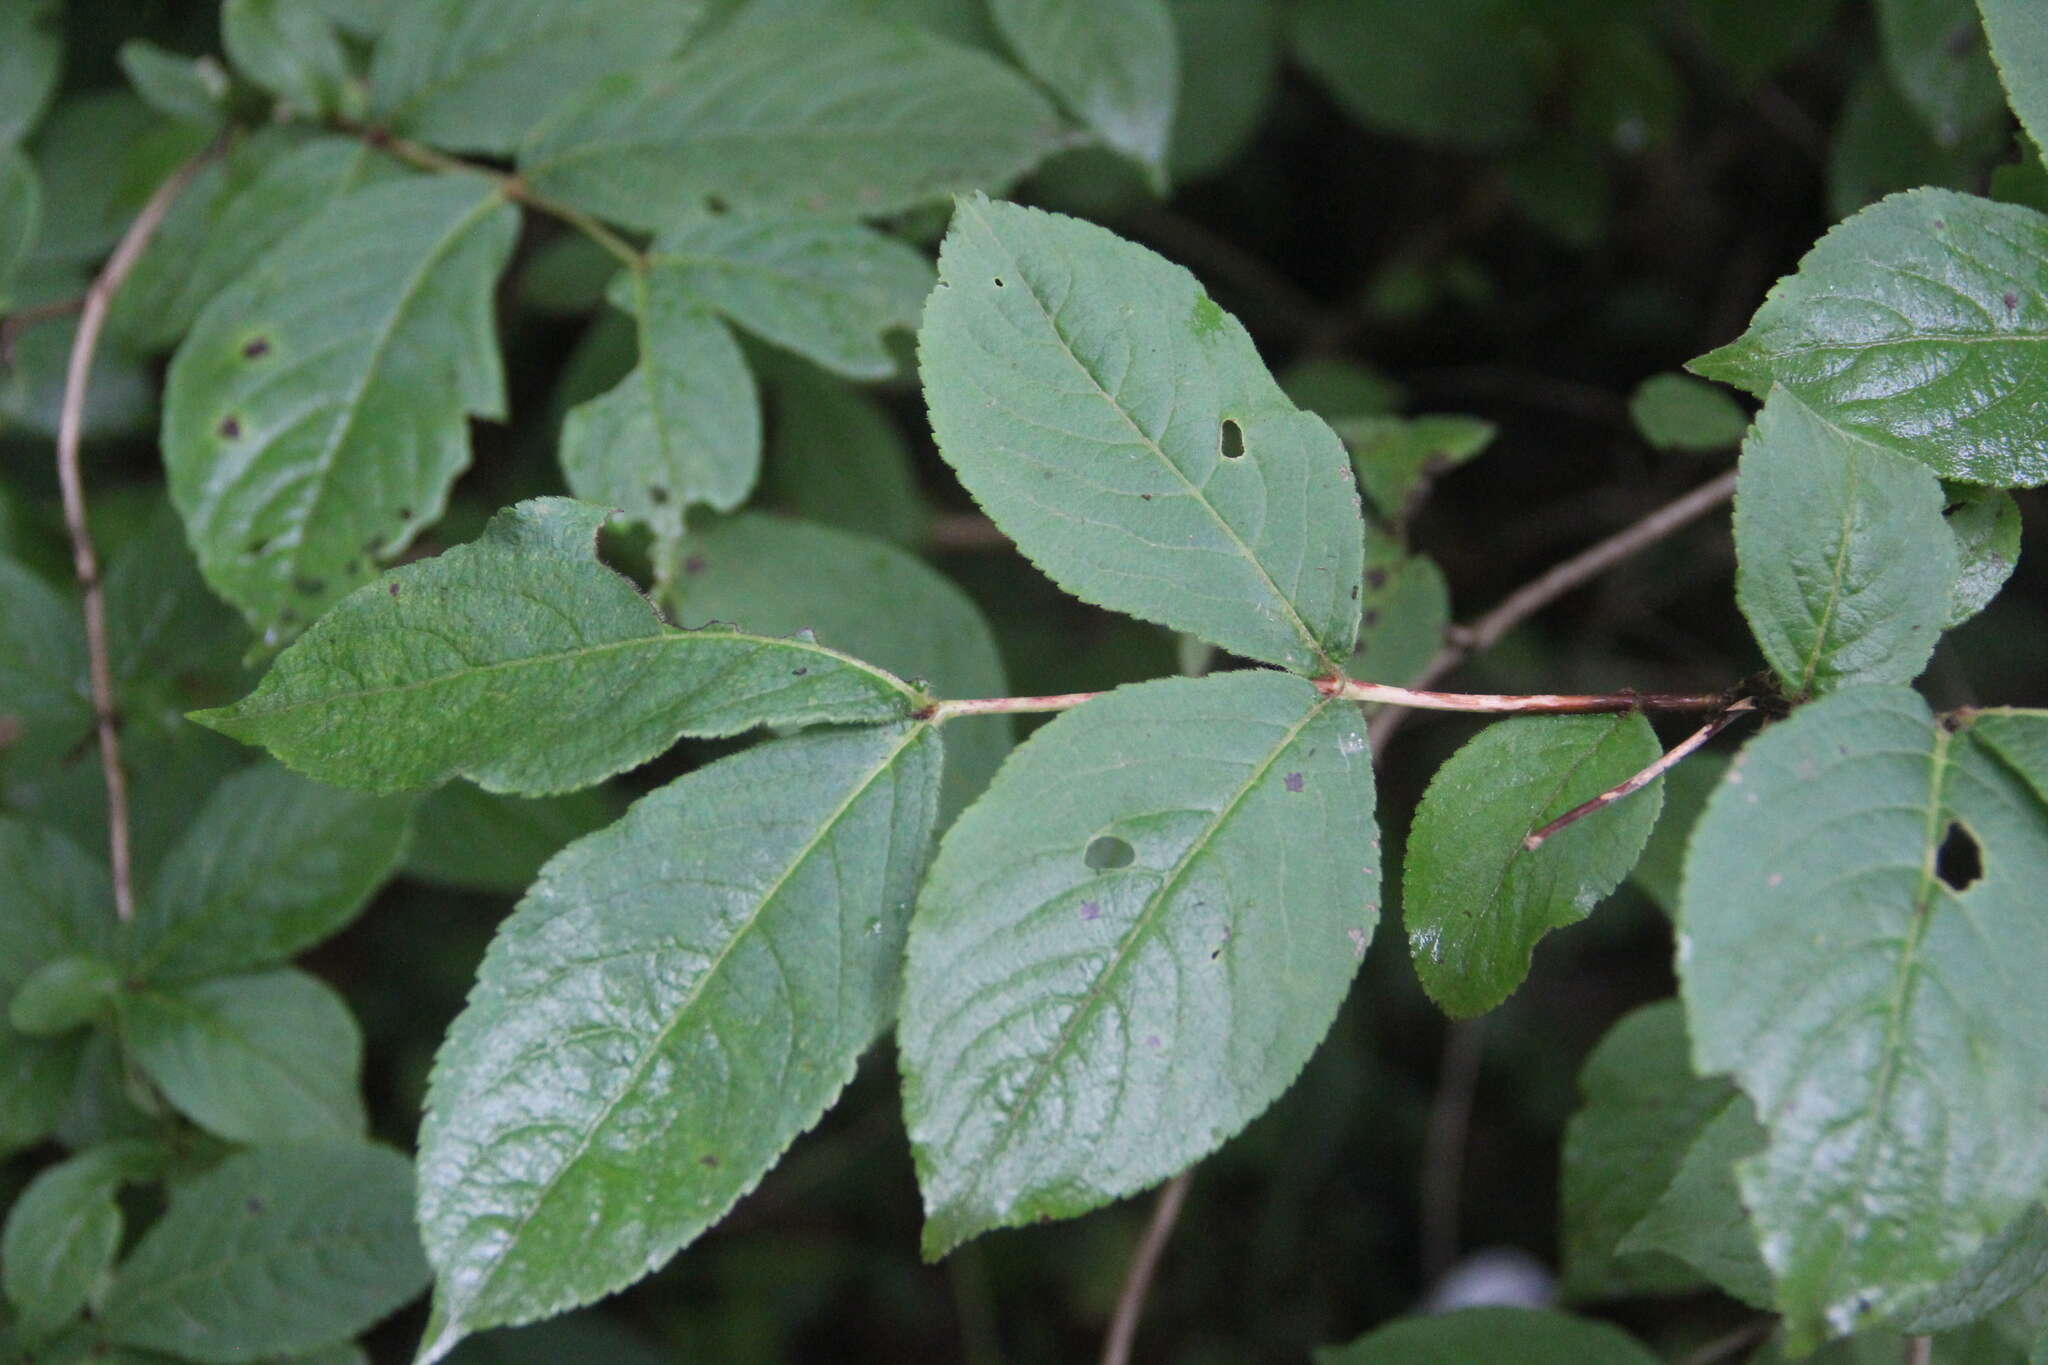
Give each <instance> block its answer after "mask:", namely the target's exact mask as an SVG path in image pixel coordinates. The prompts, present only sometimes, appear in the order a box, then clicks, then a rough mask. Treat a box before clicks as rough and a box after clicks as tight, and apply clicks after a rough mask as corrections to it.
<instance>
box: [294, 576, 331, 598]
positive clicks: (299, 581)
mask: <svg viewBox="0 0 2048 1365" xmlns="http://www.w3.org/2000/svg"><path fill="white" fill-rule="evenodd" d="M326 589H327V580H326V579H324V578H294V579H293V580H292V591H293V592H295V593H299V594H301V595H302V596H306V597H318V596H319V595H320V594H321V593H322V592H324V591H326Z"/></svg>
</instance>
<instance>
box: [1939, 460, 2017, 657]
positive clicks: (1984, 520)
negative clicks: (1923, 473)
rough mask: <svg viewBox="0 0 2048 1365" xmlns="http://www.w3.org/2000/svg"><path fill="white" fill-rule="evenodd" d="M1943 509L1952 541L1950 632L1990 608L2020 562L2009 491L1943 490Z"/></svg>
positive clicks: (1964, 486) (2014, 508)
mask: <svg viewBox="0 0 2048 1365" xmlns="http://www.w3.org/2000/svg"><path fill="white" fill-rule="evenodd" d="M1942 492H1943V495H1944V497H1946V499H1947V500H1948V504H1949V506H1948V509H1947V510H1946V511H1945V512H1944V513H1943V514H1942V515H1943V516H1944V517H1945V518H1946V520H1947V521H1948V529H1949V532H1950V534H1952V535H1954V536H1955V538H1956V563H1957V566H1958V567H1957V570H1956V581H1955V586H1954V588H1953V589H1952V590H1951V592H1950V596H1949V611H1948V620H1947V621H1946V622H1945V623H1944V625H1945V626H1946V627H1948V628H1951V629H1952V628H1954V627H1956V626H1959V625H1961V624H1962V623H1963V622H1965V621H1967V620H1969V619H1970V618H1971V617H1973V616H1975V615H1976V614H1977V613H1978V612H1980V611H1982V610H1984V608H1986V607H1988V606H1990V605H1991V599H1992V598H1994V597H1996V596H1998V590H1999V589H2000V588H2003V587H2004V586H2005V580H2006V579H2008V578H2011V577H2012V571H2013V570H2014V569H2015V568H2017V567H2019V562H2020V532H2021V530H2022V527H2021V523H2020V505H2019V504H2018V503H2017V502H2015V501H2013V496H2012V494H2010V493H2007V492H2004V491H2003V490H2000V489H1995V488H1977V487H1973V486H1972V485H1970V484H1952V485H1948V486H1946V487H1944V488H1943V490H1942Z"/></svg>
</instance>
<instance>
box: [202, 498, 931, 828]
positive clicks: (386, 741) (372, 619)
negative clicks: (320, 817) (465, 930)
mask: <svg viewBox="0 0 2048 1365" xmlns="http://www.w3.org/2000/svg"><path fill="white" fill-rule="evenodd" d="M608 515H609V514H608V513H607V512H606V511H605V510H604V509H603V508H600V507H592V506H590V505H588V504H585V503H577V502H572V501H570V500H569V499H566V498H540V499H535V500H533V501H530V502H523V503H520V504H519V505H518V506H516V507H513V508H510V509H508V510H507V511H504V512H501V513H499V514H498V515H497V516H496V517H494V518H492V520H491V524H490V526H489V527H488V528H486V530H485V532H484V534H483V536H482V537H481V538H480V539H478V540H477V541H475V542H474V543H472V544H470V545H466V546H462V547H460V548H458V549H454V550H450V551H448V552H447V553H445V554H443V555H440V556H439V557H438V558H435V559H431V560H427V561H425V562H423V563H419V564H411V565H407V566H406V567H404V568H401V569H396V570H393V571H392V572H391V573H389V574H387V575H386V576H385V578H384V580H383V581H382V582H380V583H377V584H374V585H371V586H369V587H365V588H363V589H361V590H360V591H358V592H357V593H356V594H355V595H354V596H352V597H350V598H348V599H346V600H345V601H343V602H342V603H340V604H339V605H338V606H336V607H335V609H334V610H333V611H331V612H329V613H328V614H327V616H326V617H324V618H323V619H322V620H321V621H320V622H319V624H318V625H316V626H315V627H314V628H313V629H312V630H311V631H308V632H307V634H306V636H305V638H304V639H302V640H300V641H299V642H298V643H296V644H294V645H293V646H292V647H291V648H290V649H287V650H286V651H285V652H284V653H283V654H282V655H280V656H279V658H278V661H277V663H276V664H275V665H273V666H272V668H271V670H270V672H269V673H268V674H267V675H266V676H265V677H264V679H263V681H262V683H261V684H260V685H258V687H257V688H256V690H255V692H253V693H251V694H250V695H249V696H248V697H246V698H244V699H243V700H242V701H240V702H238V703H236V704H235V705H233V706H228V707H222V708H220V709H218V710H213V711H201V712H198V713H196V714H195V715H194V719H196V720H199V721H201V722H202V723H204V724H207V725H211V726H212V727H214V728H215V729H217V730H220V731H222V732H224V733H226V734H230V735H233V736H234V737H235V738H237V739H241V740H244V741H247V742H249V743H258V744H263V745H265V746H267V747H268V748H269V749H270V750H271V751H272V752H273V753H275V754H276V755H277V756H278V757H279V758H281V759H283V760H284V761H285V763H286V764H288V765H289V766H291V767H294V768H297V769H298V770H300V771H302V772H306V773H308V774H310V775H312V776H315V777H318V778H320V779H321V780H322V781H326V782H336V783H344V784H346V785H348V786H352V787H359V788H364V789H367V790H370V791H399V790H403V789H406V788H415V787H431V786H435V785H437V784H439V783H442V782H445V781H447V780H448V779H449V778H451V777H468V778H470V779H472V780H473V781H475V782H476V783H477V785H479V786H481V787H483V788H484V789H485V790H486V791H502V792H518V793H521V794H525V795H547V794H550V793H554V792H563V791H572V790H574V789H576V788H578V787H587V786H590V785H591V784H593V783H595V782H599V781H602V780H603V779H604V778H606V777H609V776H610V775H611V774H613V773H615V772H621V771H623V770H625V769H627V768H631V767H635V766H637V765H639V764H641V763H645V762H646V761H647V760H648V759H650V758H653V757H654V756H655V755H656V754H658V753H660V752H661V751H662V750H664V749H666V748H668V747H669V745H671V744H673V743H674V742H675V741H676V740H677V739H678V738H679V737H680V736H683V735H695V736H699V737H705V738H711V737H717V736H722V735H735V734H739V733H742V732H744V731H746V730H750V729H752V728H754V727H755V726H757V725H813V724H820V723H857V722H873V721H885V720H894V719H899V718H902V717H904V716H907V715H908V714H909V713H910V712H912V711H914V710H916V709H918V708H920V707H922V706H924V705H926V704H927V703H928V701H929V699H928V698H927V697H925V696H924V694H923V693H921V692H919V691H918V690H917V689H915V688H913V687H910V686H909V685H907V684H905V683H903V682H901V681H899V680H897V679H896V678H894V677H892V676H890V675H889V674H887V673H885V672H883V671H882V670H880V669H878V668H875V667H872V666H871V665H868V664H864V663H861V662H860V661H858V660H856V659H850V658H848V657H847V656H845V655H843V654H839V653H836V652H834V651H832V650H829V649H826V648H824V647H823V646H821V645H818V644H815V643H813V642H811V641H808V640H804V639H801V638H798V639H790V640H776V639H769V638H766V637H763V636H758V635H747V634H743V633H740V632H737V631H728V630H722V629H717V630H710V629H708V630H695V631H690V630H675V629H672V628H670V627H669V626H667V625H666V624H665V623H664V622H663V621H662V619H661V618H660V616H659V615H657V614H656V612H655V610H654V608H653V606H652V605H651V604H650V603H649V602H648V601H647V599H646V598H644V597H642V596H641V595H640V593H639V591H638V590H637V589H635V588H634V586H633V585H632V584H631V583H630V582H628V581H627V580H626V579H624V578H621V577H620V576H619V575H617V574H615V573H613V572H612V571H611V570H610V569H608V568H606V567H605V566H604V565H603V564H601V563H599V562H598V561H597V559H596V558H595V557H594V554H593V550H594V547H595V543H596V539H597V529H598V527H599V526H600V525H601V524H602V523H603V522H604V520H605V518H606V517H607V516H608Z"/></svg>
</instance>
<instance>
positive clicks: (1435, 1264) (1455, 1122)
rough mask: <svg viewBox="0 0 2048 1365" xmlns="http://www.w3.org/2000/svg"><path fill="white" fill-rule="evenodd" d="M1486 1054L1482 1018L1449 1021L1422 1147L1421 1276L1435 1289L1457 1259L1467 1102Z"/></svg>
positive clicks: (1468, 1125) (1468, 1120)
mask: <svg viewBox="0 0 2048 1365" xmlns="http://www.w3.org/2000/svg"><path fill="white" fill-rule="evenodd" d="M1485 1050H1486V1018H1485V1016H1484V1015H1482V1016H1480V1017H1479V1018H1477V1019H1458V1020H1453V1021H1452V1023H1451V1026H1450V1028H1449V1029H1447V1030H1446V1031H1445V1033H1444V1051H1443V1060H1442V1062H1441V1064H1440V1065H1439V1066H1438V1069H1437V1085H1436V1098H1435V1100H1434V1101H1432V1102H1431V1104H1430V1107H1429V1126H1428V1128H1427V1129H1426V1130H1425V1137H1424V1139H1423V1145H1422V1179H1421V1182H1420V1183H1421V1189H1420V1191H1419V1194H1420V1197H1421V1201H1422V1273H1423V1276H1424V1278H1425V1279H1426V1280H1428V1281H1429V1282H1430V1283H1432V1284H1433V1283H1435V1282H1436V1281H1437V1280H1438V1279H1439V1278H1441V1277H1442V1275H1443V1273H1444V1272H1445V1271H1447V1270H1449V1269H1450V1268H1451V1263H1452V1262H1453V1261H1455V1260H1456V1259H1457V1257H1458V1218H1459V1214H1458V1206H1459V1202H1460V1200H1459V1189H1460V1186H1462V1184H1463V1183H1464V1174H1465V1139H1466V1135H1467V1134H1468V1133H1469V1132H1470V1131H1471V1127H1472V1096H1473V1093H1474V1092H1475V1091H1476V1090H1477V1089H1478V1087H1479V1062H1480V1058H1481V1057H1482V1056H1483V1055H1484V1054H1485Z"/></svg>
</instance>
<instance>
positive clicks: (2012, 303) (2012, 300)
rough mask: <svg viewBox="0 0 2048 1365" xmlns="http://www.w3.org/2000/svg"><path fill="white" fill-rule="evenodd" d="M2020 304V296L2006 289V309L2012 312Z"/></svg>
mask: <svg viewBox="0 0 2048 1365" xmlns="http://www.w3.org/2000/svg"><path fill="white" fill-rule="evenodd" d="M2019 306H2020V296H2019V295H2018V294H2015V293H2014V292H2013V291H2012V290H2010V289H2008V290H2006V291H2005V311H2006V312H2008V313H2010V312H2012V311H2013V310H2015V309H2017V308H2018V307H2019Z"/></svg>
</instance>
